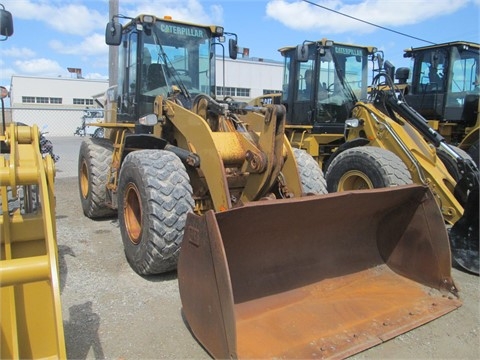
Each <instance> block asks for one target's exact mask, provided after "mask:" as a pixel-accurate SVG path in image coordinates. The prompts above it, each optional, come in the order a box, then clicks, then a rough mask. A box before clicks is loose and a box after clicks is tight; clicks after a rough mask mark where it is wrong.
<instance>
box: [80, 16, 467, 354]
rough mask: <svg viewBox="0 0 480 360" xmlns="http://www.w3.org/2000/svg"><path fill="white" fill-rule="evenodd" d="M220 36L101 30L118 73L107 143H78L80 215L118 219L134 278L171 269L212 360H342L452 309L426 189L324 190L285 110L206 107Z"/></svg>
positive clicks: (214, 29) (442, 240)
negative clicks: (294, 142)
mask: <svg viewBox="0 0 480 360" xmlns="http://www.w3.org/2000/svg"><path fill="white" fill-rule="evenodd" d="M225 35H228V34H227V33H225V32H224V31H223V28H221V27H218V26H202V25H195V24H190V23H185V22H180V21H174V20H172V19H170V18H158V17H155V16H150V15H140V16H138V17H136V18H133V19H129V21H128V22H127V23H126V24H125V25H123V26H122V25H120V23H119V22H117V21H116V19H112V21H111V22H110V23H109V24H108V25H107V30H106V40H107V44H109V45H112V46H119V50H120V51H119V53H120V58H119V72H118V73H119V78H118V83H117V85H116V86H114V87H112V88H110V89H109V90H108V91H107V94H106V101H107V102H106V105H105V121H104V122H103V123H101V124H95V125H98V126H101V127H103V128H104V129H105V137H104V138H102V139H88V140H86V141H84V142H83V143H82V145H81V149H80V154H79V188H80V199H81V202H82V208H83V212H84V213H85V215H86V216H89V217H91V218H101V217H106V216H112V215H114V214H116V213H118V218H119V224H120V230H121V234H122V240H123V244H124V249H125V254H126V257H127V259H128V261H129V263H130V264H131V266H132V268H133V269H134V270H135V271H136V272H138V273H139V274H142V275H149V274H156V273H162V272H166V271H170V270H173V269H175V268H177V271H178V282H179V290H180V296H181V301H182V312H183V314H184V316H185V320H186V322H187V323H188V325H189V327H190V329H191V330H192V333H193V334H194V336H195V337H196V338H197V339H198V340H199V341H200V343H201V344H202V345H203V346H204V347H205V349H206V350H207V351H208V352H209V353H210V354H211V355H212V356H213V357H215V358H262V357H290V358H292V357H302V358H310V357H322V356H348V355H350V354H354V353H356V352H359V351H362V350H363V349H366V348H368V347H371V346H374V345H377V344H379V343H381V342H382V341H385V340H387V339H390V338H392V337H394V336H396V335H398V334H401V333H403V332H405V331H408V330H410V329H412V328H414V327H417V326H419V325H420V324H423V323H426V322H428V321H430V320H432V319H434V318H436V317H439V316H441V315H443V314H445V313H447V312H449V311H452V310H454V309H456V308H457V307H459V306H461V302H460V301H459V300H458V294H457V289H456V286H455V283H454V281H453V279H452V277H451V273H450V261H451V258H450V249H449V244H448V238H447V233H446V230H445V228H444V227H442V226H441V225H442V224H443V219H442V216H441V213H440V212H439V209H438V206H437V204H436V202H435V200H434V197H433V195H432V193H431V191H430V190H429V189H428V187H426V186H418V185H407V186H404V187H398V188H396V189H379V190H377V189H372V190H371V191H358V192H356V191H352V192H346V193H335V194H327V193H326V185H325V181H324V179H323V173H322V171H321V170H320V167H319V165H318V163H317V162H316V161H315V160H314V159H313V158H312V157H311V156H310V155H309V154H307V153H306V152H305V151H303V150H300V149H295V148H292V147H291V145H290V144H289V142H288V140H287V138H286V137H285V124H286V117H285V115H286V110H285V107H284V106H283V105H269V106H266V107H248V106H245V104H239V103H236V102H232V101H228V100H227V99H216V97H215V93H216V91H215V67H214V64H215V56H216V55H215V46H219V44H222V43H223V42H222V40H223V38H224V36H225ZM229 35H232V34H229ZM221 46H223V45H221ZM228 48H229V53H230V56H231V57H232V58H235V57H236V52H237V45H236V36H234V35H233V36H232V37H231V38H230V41H229V43H228ZM306 195H308V196H306ZM392 234H394V235H393V236H392ZM177 260H178V267H177ZM446 294H450V295H451V296H445V295H446Z"/></svg>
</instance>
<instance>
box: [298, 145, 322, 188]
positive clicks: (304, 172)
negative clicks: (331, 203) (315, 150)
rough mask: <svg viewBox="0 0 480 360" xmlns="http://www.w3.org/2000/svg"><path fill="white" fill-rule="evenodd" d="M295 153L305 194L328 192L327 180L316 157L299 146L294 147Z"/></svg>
mask: <svg viewBox="0 0 480 360" xmlns="http://www.w3.org/2000/svg"><path fill="white" fill-rule="evenodd" d="M293 154H294V155H295V160H296V161H297V167H298V174H299V175H300V181H301V183H302V190H303V192H304V193H305V194H326V193H327V182H326V181H325V177H324V176H323V171H322V169H320V166H319V165H318V163H317V162H316V161H315V159H314V158H313V157H312V156H311V155H309V154H308V153H307V152H306V151H305V150H301V149H297V148H293Z"/></svg>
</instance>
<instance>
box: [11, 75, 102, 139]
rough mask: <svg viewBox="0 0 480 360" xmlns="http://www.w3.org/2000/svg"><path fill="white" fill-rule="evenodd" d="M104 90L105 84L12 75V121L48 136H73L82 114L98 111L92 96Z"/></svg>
mask: <svg viewBox="0 0 480 360" xmlns="http://www.w3.org/2000/svg"><path fill="white" fill-rule="evenodd" d="M107 88H108V81H107V80H89V79H76V78H64V77H57V78H54V77H31V76H21V75H13V76H12V79H11V85H10V106H11V108H12V109H11V110H12V119H13V121H15V122H21V123H25V124H27V125H34V124H35V125H37V126H38V127H39V128H40V130H43V131H47V132H48V133H49V136H66V135H73V133H74V132H75V129H76V128H77V127H78V126H80V125H81V123H82V116H83V114H84V112H83V110H85V109H86V108H98V107H99V105H98V104H96V103H95V101H94V99H93V95H95V94H99V93H103V92H105V91H106V89H107Z"/></svg>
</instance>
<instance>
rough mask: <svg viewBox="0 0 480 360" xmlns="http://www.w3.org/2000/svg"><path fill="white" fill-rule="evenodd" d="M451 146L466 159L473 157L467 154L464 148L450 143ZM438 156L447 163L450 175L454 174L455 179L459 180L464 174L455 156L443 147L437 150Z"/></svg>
mask: <svg viewBox="0 0 480 360" xmlns="http://www.w3.org/2000/svg"><path fill="white" fill-rule="evenodd" d="M450 147H451V148H452V149H453V150H455V151H456V152H457V154H458V155H460V156H461V157H463V158H465V159H471V160H473V159H472V158H471V156H470V155H469V154H467V153H466V152H465V151H464V150H462V149H460V148H458V147H456V146H453V145H450ZM437 156H438V157H439V158H440V160H442V163H443V164H444V165H445V167H446V168H447V171H448V173H449V174H450V175H452V177H453V179H454V180H455V181H457V182H458V181H459V180H460V178H461V177H462V175H461V174H460V170H459V169H458V164H457V162H456V161H455V159H454V158H452V157H451V156H450V155H448V153H447V152H446V151H444V150H442V149H439V150H438V151H437Z"/></svg>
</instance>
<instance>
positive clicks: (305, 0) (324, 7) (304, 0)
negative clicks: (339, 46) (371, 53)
mask: <svg viewBox="0 0 480 360" xmlns="http://www.w3.org/2000/svg"><path fill="white" fill-rule="evenodd" d="M302 1H303V2H306V3H308V4H310V5H313V6H317V7H319V8H322V9H325V10H328V11H331V12H334V13H335V14H338V15H342V16H346V17H348V18H350V19H353V20H357V21H360V22H363V23H365V24H368V25H371V26H375V27H377V28H380V29H383V30H387V31H390V32H393V33H395V34H398V35H402V36H406V37H409V38H411V39H415V40H420V41H423V42H426V43H429V44H432V45H437V44H436V43H434V42H431V41H428V40H425V39H420V38H418V37H415V36H412V35H408V34H405V33H402V32H400V31H396V30H392V29H389V28H386V27H384V26H380V25H377V24H374V23H371V22H368V21H365V20H362V19H359V18H356V17H354V16H350V15H347V14H344V13H341V12H340V11H336V10H333V9H330V8H327V7H326V6H323V5H320V4H317V3H314V2H311V1H308V0H302Z"/></svg>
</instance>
